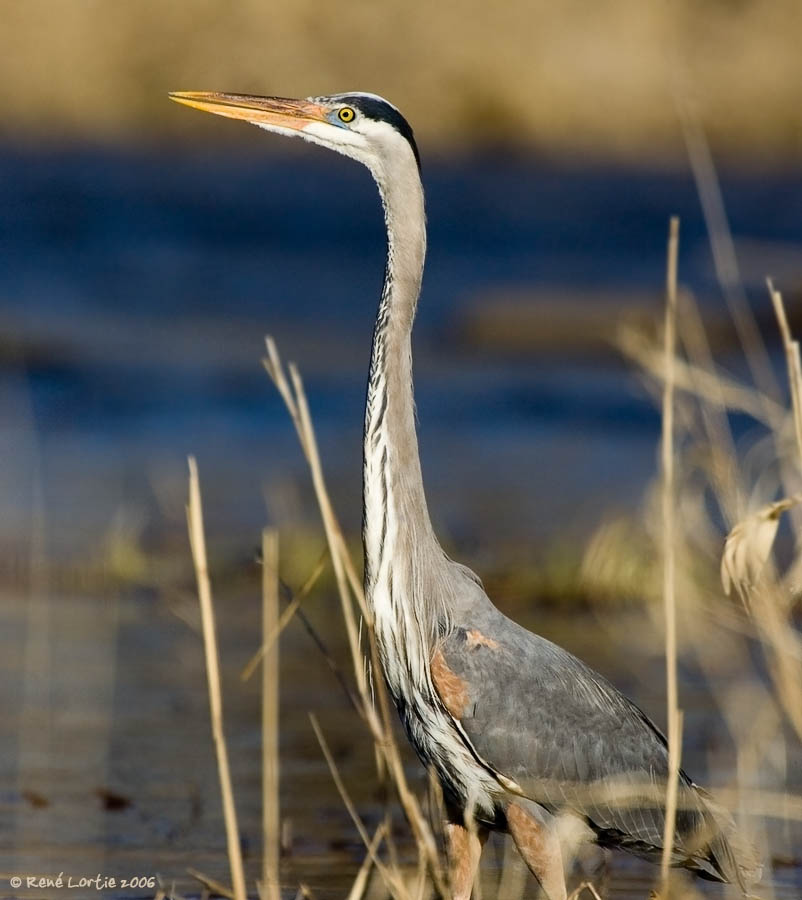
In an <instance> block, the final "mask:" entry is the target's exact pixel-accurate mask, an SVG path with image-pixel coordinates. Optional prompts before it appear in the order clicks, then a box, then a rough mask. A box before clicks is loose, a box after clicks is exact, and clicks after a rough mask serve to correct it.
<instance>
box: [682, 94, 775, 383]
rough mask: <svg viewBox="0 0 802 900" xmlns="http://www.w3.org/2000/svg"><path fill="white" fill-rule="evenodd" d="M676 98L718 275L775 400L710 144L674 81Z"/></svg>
mask: <svg viewBox="0 0 802 900" xmlns="http://www.w3.org/2000/svg"><path fill="white" fill-rule="evenodd" d="M674 102H675V106H676V109H677V112H678V114H679V119H680V124H681V126H682V134H683V137H684V139H685V147H686V150H687V153H688V160H689V161H690V164H691V171H692V172H693V177H694V181H695V183H696V191H697V193H698V195H699V200H700V202H701V204H702V213H703V215H704V220H705V225H706V227H707V234H708V239H709V241H710V249H711V252H712V254H713V265H714V267H715V270H716V277H717V279H718V282H719V284H720V286H721V289H722V291H723V293H724V297H725V299H726V301H727V307H728V309H729V312H730V316H731V317H732V321H733V323H734V324H735V330H736V332H737V333H738V339H739V340H740V343H741V346H742V347H743V349H744V354H745V356H746V361H747V364H748V365H749V370H750V372H751V373H752V378H753V379H754V382H755V384H756V385H757V387H758V388H759V389H760V391H761V393H762V394H763V395H764V396H766V397H770V398H776V397H777V396H778V395H779V391H778V389H777V382H776V380H775V378H774V372H773V370H772V368H771V360H770V359H769V354H768V351H767V350H766V345H765V344H764V342H763V338H762V337H761V334H760V330H759V329H758V327H757V322H756V321H755V317H754V315H753V314H752V310H751V308H750V306H749V301H748V300H747V297H746V293H745V292H744V288H743V283H742V281H741V273H740V268H739V266H738V257H737V255H736V253H735V243H734V241H733V239H732V232H731V231H730V227H729V221H728V219H727V212H726V209H725V206H724V198H723V196H722V193H721V185H720V183H719V180H718V175H717V173H716V166H715V163H714V162H713V157H712V154H711V153H710V145H709V144H708V142H707V138H706V136H705V132H704V129H703V127H702V123H701V121H700V118H699V115H698V113H697V110H696V108H695V106H694V104H693V102H692V100H691V98H690V96H689V93H688V91H687V90H685V89H684V85H680V84H679V82H678V81H676V82H675V85H674Z"/></svg>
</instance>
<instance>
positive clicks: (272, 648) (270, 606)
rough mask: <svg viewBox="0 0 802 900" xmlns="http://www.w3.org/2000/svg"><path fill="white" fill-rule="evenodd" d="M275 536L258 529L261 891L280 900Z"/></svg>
mask: <svg viewBox="0 0 802 900" xmlns="http://www.w3.org/2000/svg"><path fill="white" fill-rule="evenodd" d="M278 560H279V540H278V534H277V532H276V531H274V530H273V529H265V530H264V531H263V532H262V635H263V637H262V644H263V646H265V647H267V649H266V650H265V654H264V660H263V662H262V892H263V900H281V887H280V882H279V841H280V826H281V823H280V819H279V753H278V729H279V682H278V679H279V667H278V662H279V645H278V642H277V641H275V640H273V639H272V636H273V634H275V633H277V632H278V618H279V616H278V594H279V584H278Z"/></svg>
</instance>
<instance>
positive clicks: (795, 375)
mask: <svg viewBox="0 0 802 900" xmlns="http://www.w3.org/2000/svg"><path fill="white" fill-rule="evenodd" d="M766 284H767V285H768V289H769V294H770V296H771V302H772V303H773V304H774V312H775V314H776V316H777V323H778V324H779V326H780V334H781V335H782V339H783V349H784V350H785V361H786V364H787V367H788V383H789V387H790V389H791V409H792V411H793V416H794V433H795V435H796V446H797V451H798V453H799V462H800V464H801V465H802V364H800V359H799V342H798V341H795V340H794V339H793V337H792V336H791V329H790V327H789V325H788V318H787V317H786V315H785V305H784V304H783V298H782V294H781V293H780V292H779V291H778V290H777V289H776V288H775V287H774V284H773V283H772V280H771V279H770V278H767V279H766Z"/></svg>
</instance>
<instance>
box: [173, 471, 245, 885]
mask: <svg viewBox="0 0 802 900" xmlns="http://www.w3.org/2000/svg"><path fill="white" fill-rule="evenodd" d="M187 522H188V526H189V543H190V547H191V548H192V559H193V562H194V564H195V575H196V577H197V581H198V599H199V601H200V608H201V621H202V624H203V646H204V650H205V653H206V676H207V679H208V682H209V708H210V712H211V720H212V737H213V738H214V747H215V751H216V754H217V771H218V775H219V778H220V792H221V794H222V799H223V816H224V819H225V827H226V843H227V845H228V860H229V865H230V867H231V883H232V885H233V893H232V896H233V897H234V900H246V892H245V873H244V871H243V866H242V851H241V849H240V843H239V828H238V827H237V811H236V808H235V806H234V792H233V790H232V788H231V772H230V769H229V765H228V749H227V747H226V739H225V735H224V733H223V698H222V692H221V690H220V659H219V654H218V650H217V635H216V632H215V622H214V606H213V603H212V588H211V584H210V582H209V566H208V562H207V559H206V537H205V535H204V532H203V508H202V506H201V495H200V484H199V481H198V466H197V463H196V462H195V457H194V456H190V457H189V506H188V508H187Z"/></svg>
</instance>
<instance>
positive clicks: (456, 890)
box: [445, 820, 488, 900]
mask: <svg viewBox="0 0 802 900" xmlns="http://www.w3.org/2000/svg"><path fill="white" fill-rule="evenodd" d="M445 833H446V844H447V848H446V849H447V853H448V868H449V880H450V882H451V891H452V894H453V897H454V900H470V897H471V890H472V889H473V882H474V879H475V878H476V870H477V869H478V868H479V857H480V856H481V855H482V848H483V847H484V845H485V841H486V840H487V833H488V832H487V828H484V827H483V826H482V825H477V826H476V827H475V828H473V829H468V828H466V827H465V825H464V823H462V822H456V821H453V820H452V821H449V822H446V826H445Z"/></svg>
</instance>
